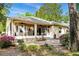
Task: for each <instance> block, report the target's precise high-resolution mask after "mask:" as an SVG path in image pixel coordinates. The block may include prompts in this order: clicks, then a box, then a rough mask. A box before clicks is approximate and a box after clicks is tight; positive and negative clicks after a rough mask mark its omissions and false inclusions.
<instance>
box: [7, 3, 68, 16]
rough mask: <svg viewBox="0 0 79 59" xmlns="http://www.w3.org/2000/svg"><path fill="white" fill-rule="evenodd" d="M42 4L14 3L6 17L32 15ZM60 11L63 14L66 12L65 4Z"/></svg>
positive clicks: (66, 6)
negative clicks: (28, 13)
mask: <svg viewBox="0 0 79 59" xmlns="http://www.w3.org/2000/svg"><path fill="white" fill-rule="evenodd" d="M43 4H44V3H14V4H12V5H11V8H10V13H9V14H8V16H10V17H12V16H17V15H18V14H23V13H25V12H30V13H32V14H34V13H35V12H36V11H37V10H38V9H39V8H40V7H41V6H42V5H43ZM61 9H63V14H65V13H66V12H68V5H67V3H62V4H61Z"/></svg>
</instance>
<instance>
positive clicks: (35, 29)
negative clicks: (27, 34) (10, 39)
mask: <svg viewBox="0 0 79 59" xmlns="http://www.w3.org/2000/svg"><path fill="white" fill-rule="evenodd" d="M34 36H35V37H36V36H37V24H34Z"/></svg>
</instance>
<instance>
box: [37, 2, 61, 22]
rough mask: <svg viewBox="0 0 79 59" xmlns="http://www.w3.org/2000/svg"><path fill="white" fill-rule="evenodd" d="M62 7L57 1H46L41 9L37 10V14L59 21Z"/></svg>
mask: <svg viewBox="0 0 79 59" xmlns="http://www.w3.org/2000/svg"><path fill="white" fill-rule="evenodd" d="M61 15H62V9H61V4H56V3H46V4H44V5H43V6H41V7H40V9H39V10H38V11H37V12H36V16H37V17H40V18H43V19H47V20H50V21H52V20H54V21H59V20H60V19H61Z"/></svg>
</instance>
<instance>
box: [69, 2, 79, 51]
mask: <svg viewBox="0 0 79 59" xmlns="http://www.w3.org/2000/svg"><path fill="white" fill-rule="evenodd" d="M75 8H76V4H74V3H70V4H69V13H70V43H69V45H70V50H71V51H78V50H79V46H78V45H79V20H78V19H79V17H78V14H77V12H76V9H75Z"/></svg>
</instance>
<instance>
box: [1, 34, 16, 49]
mask: <svg viewBox="0 0 79 59" xmlns="http://www.w3.org/2000/svg"><path fill="white" fill-rule="evenodd" d="M14 40H15V38H14V37H12V36H7V35H3V36H0V48H7V47H10V46H11V45H12V42H13V41H14Z"/></svg>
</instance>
